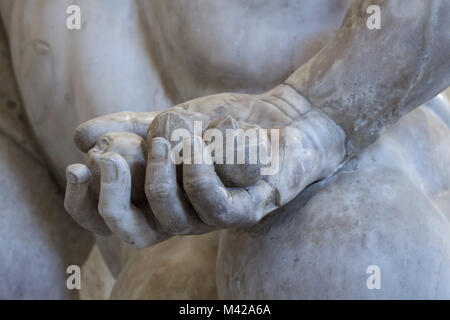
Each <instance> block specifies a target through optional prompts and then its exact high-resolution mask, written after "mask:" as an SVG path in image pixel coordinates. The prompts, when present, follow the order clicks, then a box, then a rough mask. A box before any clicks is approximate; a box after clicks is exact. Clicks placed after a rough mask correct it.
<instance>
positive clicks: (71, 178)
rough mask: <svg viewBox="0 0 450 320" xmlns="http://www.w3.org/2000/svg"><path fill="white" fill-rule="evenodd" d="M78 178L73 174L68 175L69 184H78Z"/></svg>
mask: <svg viewBox="0 0 450 320" xmlns="http://www.w3.org/2000/svg"><path fill="white" fill-rule="evenodd" d="M77 181H78V177H77V176H76V175H74V174H73V173H72V172H68V173H67V182H69V183H77Z"/></svg>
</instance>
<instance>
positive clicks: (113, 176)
mask: <svg viewBox="0 0 450 320" xmlns="http://www.w3.org/2000/svg"><path fill="white" fill-rule="evenodd" d="M100 170H101V175H100V176H101V179H102V181H103V182H106V183H109V182H114V181H116V180H117V177H118V172H117V166H116V164H115V163H114V162H113V161H112V160H110V159H105V158H100Z"/></svg>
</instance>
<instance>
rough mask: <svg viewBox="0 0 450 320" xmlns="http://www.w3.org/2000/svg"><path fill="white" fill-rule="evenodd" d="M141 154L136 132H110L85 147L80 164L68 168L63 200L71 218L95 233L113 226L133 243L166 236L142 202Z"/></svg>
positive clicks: (142, 143) (142, 145) (143, 146)
mask: <svg viewBox="0 0 450 320" xmlns="http://www.w3.org/2000/svg"><path fill="white" fill-rule="evenodd" d="M110 118H111V117H110ZM113 118H114V117H113ZM116 119H117V115H116ZM85 128H86V127H85ZM96 130H97V131H96V132H100V131H98V130H100V128H96ZM90 137H92V136H90ZM85 145H87V144H85ZM146 153H147V147H146V143H145V141H144V140H143V139H142V138H141V137H140V136H138V135H136V134H133V133H129V132H120V133H118V132H109V133H106V134H104V135H103V136H101V137H100V138H99V139H98V140H97V142H96V144H95V145H94V146H93V147H92V148H91V149H90V150H89V151H88V152H87V154H86V161H85V164H72V165H70V166H69V167H67V171H66V173H67V188H66V196H65V201H64V205H65V208H66V210H67V211H68V212H69V214H70V215H71V216H72V217H73V218H74V219H75V221H77V222H78V223H79V224H80V225H81V226H83V227H84V228H86V229H87V230H89V231H92V232H95V233H97V234H99V235H103V236H106V235H109V234H111V231H112V232H113V233H114V234H116V235H117V236H118V237H119V238H120V239H122V240H123V241H125V242H127V243H129V244H132V245H134V246H135V247H138V248H143V247H147V246H150V245H153V244H155V243H157V242H160V241H162V240H165V239H167V238H168V237H169V235H168V234H166V233H164V232H161V231H159V227H158V226H159V224H158V223H157V222H156V221H155V220H154V218H153V215H152V214H151V210H150V209H149V207H148V205H147V204H146V199H145V194H144V189H143V185H144V175H145V159H146Z"/></svg>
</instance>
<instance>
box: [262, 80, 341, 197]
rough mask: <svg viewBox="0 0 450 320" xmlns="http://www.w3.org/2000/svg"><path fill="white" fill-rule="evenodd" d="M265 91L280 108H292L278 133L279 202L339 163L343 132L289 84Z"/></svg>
mask: <svg viewBox="0 0 450 320" xmlns="http://www.w3.org/2000/svg"><path fill="white" fill-rule="evenodd" d="M266 94H267V95H270V96H271V97H272V99H271V102H272V103H273V104H274V105H276V106H277V108H279V109H280V111H281V112H283V113H285V114H288V112H290V113H291V114H292V113H294V112H295V115H292V116H290V118H291V119H292V120H291V121H290V123H287V124H286V125H285V126H284V127H283V128H282V134H281V136H280V138H281V142H282V143H281V145H280V146H281V147H282V150H283V151H282V153H283V156H282V157H283V161H282V166H281V172H280V174H281V178H282V179H281V180H280V181H283V183H280V184H279V186H278V188H279V190H278V196H277V197H278V200H277V202H278V204H279V205H282V204H284V203H286V202H288V201H290V200H291V199H292V198H293V197H294V196H295V195H296V194H298V192H300V191H302V190H303V189H304V188H305V187H307V186H308V185H309V184H311V183H313V182H315V181H317V180H321V179H324V178H326V177H328V176H329V175H330V174H332V173H333V172H334V171H335V170H336V169H337V168H338V167H339V165H340V164H341V162H342V161H343V160H344V158H345V154H346V152H345V133H344V131H343V130H342V128H341V127H340V126H338V125H337V124H336V123H335V122H334V121H333V120H331V119H330V118H329V117H328V116H327V115H325V114H324V113H323V112H322V111H320V110H319V109H318V108H317V107H315V106H314V105H312V104H311V103H310V102H309V101H308V100H307V99H306V98H305V97H304V96H302V95H301V94H300V93H299V92H298V91H296V90H295V89H294V88H292V87H290V86H289V85H284V84H283V85H280V86H278V87H276V88H275V89H273V90H270V91H269V92H267V93H266ZM299 167H300V171H299V170H298V169H299ZM297 181H298V182H297ZM284 182H287V183H284Z"/></svg>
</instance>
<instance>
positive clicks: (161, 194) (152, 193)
mask: <svg viewBox="0 0 450 320" xmlns="http://www.w3.org/2000/svg"><path fill="white" fill-rule="evenodd" d="M172 192H173V187H172V185H171V184H170V183H167V182H160V183H149V184H148V185H147V197H148V198H149V200H161V199H168V198H169V197H170V196H171V195H172Z"/></svg>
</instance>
